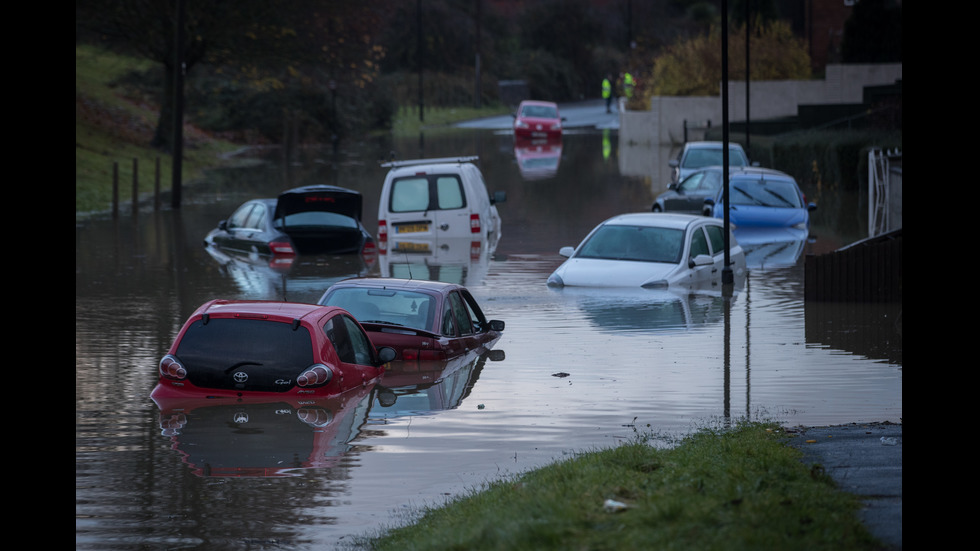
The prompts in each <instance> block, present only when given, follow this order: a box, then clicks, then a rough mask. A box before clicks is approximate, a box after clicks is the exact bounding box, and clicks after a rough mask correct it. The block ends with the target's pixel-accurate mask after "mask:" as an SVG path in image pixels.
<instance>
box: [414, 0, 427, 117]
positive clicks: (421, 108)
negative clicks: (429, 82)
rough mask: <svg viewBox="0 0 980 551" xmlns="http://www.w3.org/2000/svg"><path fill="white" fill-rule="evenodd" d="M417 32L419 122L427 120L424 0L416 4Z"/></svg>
mask: <svg viewBox="0 0 980 551" xmlns="http://www.w3.org/2000/svg"><path fill="white" fill-rule="evenodd" d="M416 17H417V18H418V21H417V27H416V30H417V34H418V49H419V51H418V52H416V54H417V55H418V63H419V122H425V107H424V102H423V101H422V0H418V3H417V5H416Z"/></svg>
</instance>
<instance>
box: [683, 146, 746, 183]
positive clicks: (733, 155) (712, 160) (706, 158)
mask: <svg viewBox="0 0 980 551" xmlns="http://www.w3.org/2000/svg"><path fill="white" fill-rule="evenodd" d="M723 146H724V143H722V142H688V143H686V144H684V149H682V150H681V152H680V154H679V155H678V156H677V158H676V159H671V160H670V162H669V163H668V164H669V165H670V168H671V177H670V181H671V183H674V184H676V183H678V182H680V181H682V180H683V179H684V178H686V177H688V176H689V175H690V174H691V173H692V172H694V171H696V170H699V169H702V168H704V167H707V166H723V165H724V164H725V163H724V159H723V158H722V157H723V156H724V152H725V150H724V147H723ZM728 166H738V167H742V166H749V157H748V155H746V154H745V150H744V149H742V146H741V145H739V144H737V143H729V144H728Z"/></svg>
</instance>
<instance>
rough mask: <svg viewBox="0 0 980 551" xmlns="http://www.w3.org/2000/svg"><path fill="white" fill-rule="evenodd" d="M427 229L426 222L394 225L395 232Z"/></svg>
mask: <svg viewBox="0 0 980 551" xmlns="http://www.w3.org/2000/svg"><path fill="white" fill-rule="evenodd" d="M427 231H429V225H428V224H403V225H401V226H395V233H420V232H427Z"/></svg>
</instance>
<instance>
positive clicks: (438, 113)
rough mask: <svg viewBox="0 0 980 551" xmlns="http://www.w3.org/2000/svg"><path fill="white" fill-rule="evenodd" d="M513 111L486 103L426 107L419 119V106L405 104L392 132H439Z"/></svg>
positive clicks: (395, 120)
mask: <svg viewBox="0 0 980 551" xmlns="http://www.w3.org/2000/svg"><path fill="white" fill-rule="evenodd" d="M510 112H511V111H510V109H509V108H507V106H504V105H486V106H483V107H479V108H478V107H425V108H423V111H422V115H423V117H422V118H423V119H424V121H423V120H419V109H418V107H417V106H403V107H400V108H399V109H398V112H397V113H396V114H395V119H394V121H393V122H392V129H391V132H392V134H393V135H395V136H400V137H404V136H417V135H418V134H419V132H422V131H425V132H430V133H433V132H436V133H437V132H439V131H440V130H442V129H446V130H449V129H450V128H451V127H452V125H453V124H455V123H458V122H463V121H469V120H473V119H482V118H484V117H493V116H497V115H507V114H509V113H510Z"/></svg>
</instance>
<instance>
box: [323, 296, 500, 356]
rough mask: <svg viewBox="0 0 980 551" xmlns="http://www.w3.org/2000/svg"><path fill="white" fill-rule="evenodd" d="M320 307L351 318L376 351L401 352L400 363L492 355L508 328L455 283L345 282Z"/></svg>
mask: <svg viewBox="0 0 980 551" xmlns="http://www.w3.org/2000/svg"><path fill="white" fill-rule="evenodd" d="M318 302H319V303H320V304H323V305H327V306H336V307H340V308H343V309H345V310H346V311H348V312H350V313H351V314H352V315H353V316H354V317H356V318H357V320H358V321H359V322H360V323H361V325H362V326H364V329H365V330H366V331H367V332H368V335H369V336H370V337H371V341H372V342H374V344H375V345H377V346H387V347H391V348H394V349H395V350H396V351H397V356H396V358H395V359H397V360H409V361H411V360H419V361H429V360H435V361H446V360H452V359H454V358H457V357H459V356H461V355H464V354H466V353H468V352H470V351H473V350H476V349H478V348H481V347H482V348H486V349H489V348H490V347H492V346H493V343H494V342H496V340H497V339H499V338H500V332H501V331H503V330H504V322H502V321H500V320H487V318H486V316H485V315H484V314H483V310H481V309H480V306H479V305H478V304H477V303H476V300H474V299H473V296H472V295H471V294H470V292H469V291H468V290H467V289H466V287H463V286H462V285H457V284H455V283H445V282H441V281H424V280H418V279H397V278H381V277H379V278H371V277H369V278H354V279H345V280H343V281H340V282H337V283H335V284H333V285H332V286H331V287H330V288H329V289H327V291H326V292H325V293H324V294H323V296H322V297H321V298H320V300H319V301H318Z"/></svg>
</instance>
